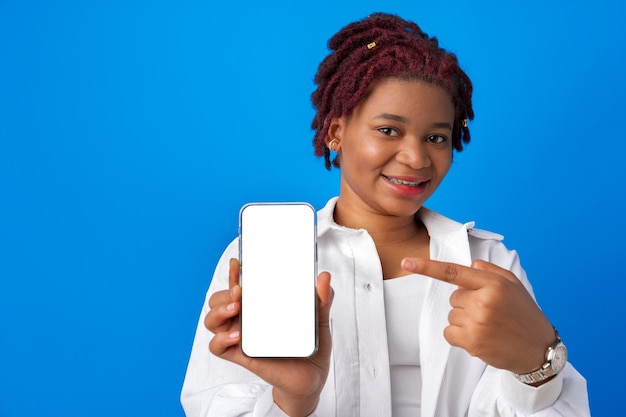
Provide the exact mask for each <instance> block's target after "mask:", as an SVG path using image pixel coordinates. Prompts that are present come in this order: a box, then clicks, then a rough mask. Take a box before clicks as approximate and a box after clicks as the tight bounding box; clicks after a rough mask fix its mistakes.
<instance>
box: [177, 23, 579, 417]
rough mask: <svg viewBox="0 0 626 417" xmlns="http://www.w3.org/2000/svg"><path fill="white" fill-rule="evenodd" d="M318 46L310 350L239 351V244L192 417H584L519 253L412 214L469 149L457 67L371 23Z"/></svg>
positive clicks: (430, 44)
mask: <svg viewBox="0 0 626 417" xmlns="http://www.w3.org/2000/svg"><path fill="white" fill-rule="evenodd" d="M329 46H330V48H331V50H332V52H331V53H330V54H329V55H328V57H326V59H324V61H323V62H322V63H321V64H320V66H319V69H318V74H317V76H316V78H315V81H316V83H317V84H318V87H317V89H316V90H315V92H314V93H313V95H312V97H311V98H312V101H313V104H314V106H315V107H316V110H317V113H316V115H315V117H314V120H313V128H314V129H315V131H316V133H315V139H314V146H315V152H316V154H317V155H318V156H324V158H325V162H326V167H327V168H328V169H330V167H331V165H334V166H335V167H338V168H339V167H340V169H341V179H340V191H339V196H338V197H336V198H332V199H331V200H330V201H329V202H328V203H327V205H326V207H325V208H324V209H322V210H321V211H320V212H319V213H318V225H317V231H318V236H317V237H318V259H319V270H321V271H322V272H321V273H320V274H319V276H318V280H317V294H318V306H317V308H318V313H319V314H318V323H317V325H318V335H319V347H318V350H317V351H316V352H315V353H314V354H313V355H312V356H311V357H308V358H298V359H295V358H279V359H276V358H271V359H269V358H256V357H255V358H251V357H247V356H246V355H244V354H243V352H242V350H241V348H240V342H241V340H242V335H241V326H240V316H239V312H240V311H241V309H242V305H245V303H246V301H245V298H242V287H241V286H240V263H239V262H238V261H237V259H236V258H238V256H239V245H238V242H237V240H235V241H233V242H232V243H231V244H230V246H229V247H228V248H227V249H226V251H225V252H224V254H223V255H222V257H221V259H220V261H219V263H218V265H217V268H216V270H215V274H214V276H213V280H212V282H211V286H210V288H209V291H208V293H207V297H206V298H207V300H206V301H207V302H206V303H205V306H204V308H203V310H202V313H201V317H200V321H199V324H198V328H197V332H196V337H195V341H194V346H193V348H192V353H191V359H190V361H189V366H188V369H187V376H186V379H185V383H184V387H183V392H182V397H181V399H182V403H183V406H184V407H185V411H186V413H187V415H188V416H190V417H192V416H193V417H200V416H202V417H208V416H220V417H224V416H238V415H256V416H310V415H317V416H321V417H330V416H336V417H340V416H341V417H343V416H356V415H359V416H363V417H368V416H372V417H374V416H376V417H387V416H388V417H390V416H394V417H407V416H415V415H421V416H424V417H434V416H448V417H457V416H458V417H462V416H468V415H470V416H474V415H500V416H519V415H530V414H535V413H538V412H540V411H541V413H542V415H546V416H560V415H565V414H566V415H568V416H571V417H576V416H579V417H584V416H588V415H589V407H588V401H587V391H586V383H585V380H584V378H583V377H582V376H581V375H580V374H579V373H578V372H577V371H576V370H575V369H574V368H573V367H572V366H571V365H570V364H569V363H567V362H566V360H565V357H566V355H565V352H566V350H565V345H564V344H563V342H562V340H561V338H560V336H559V335H558V333H556V331H555V329H554V328H553V327H552V325H551V323H550V321H549V320H548V318H547V317H546V315H545V314H544V313H543V312H542V311H541V310H540V308H539V307H538V305H537V303H536V302H535V299H534V296H533V293H532V289H531V286H530V283H529V282H528V279H527V277H526V274H525V272H524V270H523V269H522V267H521V265H520V262H519V258H518V256H517V254H516V252H514V251H509V250H508V249H507V248H506V247H505V246H504V245H503V244H502V242H501V239H502V238H501V237H500V236H499V235H496V234H493V233H489V232H484V231H477V230H474V228H473V224H469V223H468V224H461V223H457V222H455V221H453V220H450V219H447V218H445V217H443V216H441V215H439V214H437V213H434V212H432V211H430V210H428V209H426V208H424V203H425V202H426V200H427V199H428V198H429V197H431V196H432V195H433V193H434V192H435V191H436V190H437V188H438V187H439V185H440V183H441V181H442V180H443V179H444V177H445V176H446V174H447V173H448V170H449V169H450V166H451V162H452V154H453V150H457V151H460V150H462V149H463V143H467V142H469V139H470V136H469V128H468V125H467V120H468V119H470V120H471V119H472V118H473V109H472V102H471V93H472V85H471V82H470V80H469V78H468V77H467V75H466V74H465V73H464V72H463V71H462V70H461V68H460V67H459V65H458V62H457V59H456V57H455V56H454V55H453V54H451V53H449V52H447V51H445V50H443V49H441V48H440V47H439V46H438V43H437V41H436V40H435V39H434V38H430V37H428V35H426V34H425V33H423V32H422V31H421V30H420V28H419V27H418V26H417V25H416V24H414V23H412V22H409V21H406V20H403V19H401V18H400V17H398V16H394V15H389V14H380V13H379V14H374V15H371V16H369V17H367V18H365V19H363V20H361V21H358V22H355V23H352V24H350V25H348V26H346V27H345V28H343V29H342V30H341V31H339V32H338V33H337V34H336V35H335V36H334V37H333V38H332V39H331V40H330V42H329ZM332 153H335V158H334V159H332V160H331V155H332ZM268 238H269V236H268ZM331 279H332V290H331V288H330V282H331ZM407 295H408V297H407ZM284 296H285V297H289V293H288V292H287V293H286V294H284ZM331 306H332V309H331ZM417 306H421V308H418V307H417ZM270 307H271V308H275V307H276V302H273V303H272V305H271V306H270V305H268V306H267V308H268V309H269V308H270ZM284 314H290V311H288V310H286V311H284ZM407 329H412V330H411V331H408V330H407ZM278 330H279V331H281V332H289V331H290V329H278ZM207 346H209V349H207ZM331 352H332V355H331ZM555 352H560V353H559V355H555ZM557 357H558V358H560V360H555V358H557Z"/></svg>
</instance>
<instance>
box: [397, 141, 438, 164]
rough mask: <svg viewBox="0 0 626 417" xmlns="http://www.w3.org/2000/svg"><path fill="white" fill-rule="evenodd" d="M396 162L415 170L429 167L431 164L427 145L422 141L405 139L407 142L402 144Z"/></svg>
mask: <svg viewBox="0 0 626 417" xmlns="http://www.w3.org/2000/svg"><path fill="white" fill-rule="evenodd" d="M396 160H397V161H398V162H399V163H401V164H403V165H406V166H408V167H410V168H411V169H415V170H417V169H421V168H426V167H429V166H430V164H431V159H430V155H429V153H428V147H427V146H426V143H425V142H424V141H422V140H417V139H409V138H405V140H403V141H402V142H401V143H400V149H398V152H397V154H396Z"/></svg>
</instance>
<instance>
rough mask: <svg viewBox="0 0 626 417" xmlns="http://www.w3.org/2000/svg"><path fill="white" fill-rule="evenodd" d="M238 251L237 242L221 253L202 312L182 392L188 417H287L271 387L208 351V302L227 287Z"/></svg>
mask: <svg viewBox="0 0 626 417" xmlns="http://www.w3.org/2000/svg"><path fill="white" fill-rule="evenodd" d="M238 250H239V248H238V242H237V240H234V241H233V242H231V244H230V245H229V246H228V247H227V249H226V250H225V251H224V253H223V254H222V256H221V258H220V260H219V262H218V265H217V267H216V269H215V273H214V275H213V279H212V280H211V284H210V286H209V290H208V292H207V295H206V300H205V303H204V306H203V308H202V312H201V313H200V318H199V320H198V325H197V328H196V334H195V338H194V342H193V346H192V349H191V357H190V359H189V364H188V366H187V373H186V375H185V380H184V383H183V388H182V392H181V403H182V405H183V408H184V410H185V414H186V416H187V417H230V416H232V417H234V416H238V417H239V416H241V417H244V416H249V417H288V416H287V415H286V414H285V413H283V412H282V410H281V409H280V408H279V407H278V406H277V405H276V404H275V403H274V399H273V396H272V387H271V386H270V385H269V384H267V383H266V382H264V381H263V380H262V379H260V378H259V377H257V376H256V375H255V374H253V373H251V372H249V371H248V370H246V369H244V368H243V367H241V366H239V365H237V364H234V363H231V362H229V361H226V360H224V359H221V358H219V357H217V356H214V355H213V354H212V353H211V352H210V351H209V342H210V341H211V339H212V337H213V334H212V333H211V332H210V331H209V330H207V329H206V328H205V327H204V317H205V316H206V314H207V313H208V311H209V307H208V300H209V298H210V297H211V295H212V294H213V293H215V292H216V291H220V290H223V289H226V288H228V269H229V263H230V262H229V261H230V259H231V258H237V256H238Z"/></svg>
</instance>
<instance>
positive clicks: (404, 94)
mask: <svg viewBox="0 0 626 417" xmlns="http://www.w3.org/2000/svg"><path fill="white" fill-rule="evenodd" d="M354 111H355V113H364V112H365V113H369V112H374V113H376V112H380V111H384V112H386V113H392V114H399V115H422V116H433V117H437V118H446V119H454V113H455V111H454V105H453V103H452V97H450V95H449V94H448V92H447V91H446V90H444V89H443V88H441V87H439V86H438V85H435V84H432V83H428V82H426V81H421V80H404V79H397V78H387V79H383V80H380V81H377V82H376V83H374V84H373V85H372V86H371V88H370V90H369V92H368V94H367V95H366V96H365V98H364V100H363V101H362V102H361V103H360V104H359V105H358V106H357V107H356V108H355V109H354Z"/></svg>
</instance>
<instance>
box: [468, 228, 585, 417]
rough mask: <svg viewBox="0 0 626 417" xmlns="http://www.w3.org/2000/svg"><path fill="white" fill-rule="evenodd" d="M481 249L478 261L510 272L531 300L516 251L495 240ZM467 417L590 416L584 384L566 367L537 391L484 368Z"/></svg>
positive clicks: (507, 373)
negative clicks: (481, 260) (480, 260)
mask: <svg viewBox="0 0 626 417" xmlns="http://www.w3.org/2000/svg"><path fill="white" fill-rule="evenodd" d="M475 243H476V242H475ZM481 246H482V248H481V250H477V251H476V253H481V254H488V255H486V256H484V257H481V258H483V259H485V260H487V261H489V262H493V263H496V264H498V265H499V266H501V267H503V268H506V269H508V270H509V271H511V272H513V274H515V276H516V277H517V278H518V279H519V280H520V281H521V282H522V283H523V284H524V286H525V287H526V289H527V290H528V292H529V293H530V294H531V296H533V298H534V294H533V291H532V287H531V285H530V282H529V281H528V278H527V277H526V272H525V271H524V269H523V268H522V267H521V264H520V261H519V256H518V255H517V253H516V252H515V251H510V250H508V249H507V248H506V247H505V246H504V245H503V244H502V243H501V242H496V241H494V240H483V241H482V242H478V243H477V244H476V245H474V248H477V247H481ZM473 257H474V256H473ZM468 416H469V417H478V416H502V417H521V416H532V417H556V416H563V417H586V416H590V410H589V400H588V396H587V382H586V381H585V379H584V378H583V377H582V375H580V373H578V371H576V369H574V367H573V366H572V365H571V364H569V363H568V364H567V365H566V367H565V368H564V369H563V371H562V372H561V373H560V374H558V375H557V376H556V377H555V378H553V379H551V380H550V381H548V382H546V383H545V384H543V385H540V386H539V387H533V386H530V385H527V384H524V383H522V382H520V381H518V380H517V379H515V377H514V376H513V375H512V374H511V373H510V372H509V371H506V370H501V369H496V368H493V367H490V366H487V367H486V369H485V372H484V373H483V375H482V377H481V379H480V381H479V383H478V385H477V386H476V389H475V390H474V394H473V396H472V400H471V402H470V409H469V413H468Z"/></svg>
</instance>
